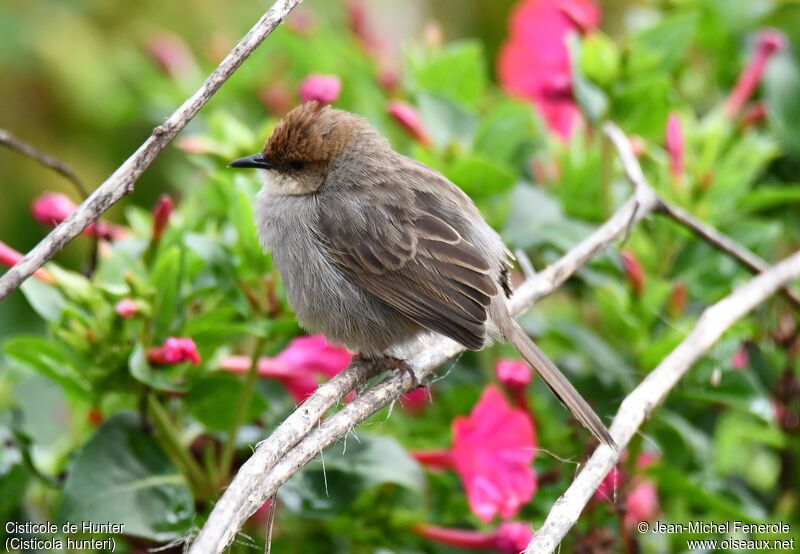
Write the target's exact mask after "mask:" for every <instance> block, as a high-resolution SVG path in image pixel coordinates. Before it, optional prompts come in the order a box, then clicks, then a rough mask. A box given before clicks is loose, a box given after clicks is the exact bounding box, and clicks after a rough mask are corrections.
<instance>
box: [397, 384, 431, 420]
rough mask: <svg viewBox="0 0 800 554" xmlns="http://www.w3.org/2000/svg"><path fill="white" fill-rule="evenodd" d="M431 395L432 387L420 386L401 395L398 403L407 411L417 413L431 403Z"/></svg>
mask: <svg viewBox="0 0 800 554" xmlns="http://www.w3.org/2000/svg"><path fill="white" fill-rule="evenodd" d="M432 395H433V389H432V388H431V387H420V388H418V389H414V390H412V391H409V392H407V393H405V394H404V395H403V396H401V397H400V405H401V406H402V407H403V409H404V410H405V411H407V412H409V413H412V414H419V413H422V412H423V411H424V410H425V408H427V407H428V404H430V403H431V397H432Z"/></svg>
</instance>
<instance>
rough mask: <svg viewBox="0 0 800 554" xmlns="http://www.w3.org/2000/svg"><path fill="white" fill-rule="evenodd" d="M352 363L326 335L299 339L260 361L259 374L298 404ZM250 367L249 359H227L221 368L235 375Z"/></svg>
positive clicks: (348, 355) (244, 357) (348, 356)
mask: <svg viewBox="0 0 800 554" xmlns="http://www.w3.org/2000/svg"><path fill="white" fill-rule="evenodd" d="M351 359H352V354H351V353H350V352H348V351H347V350H345V349H344V348H342V347H339V346H334V345H331V344H329V343H328V341H327V340H326V339H325V337H324V336H323V335H313V336H310V337H297V338H295V339H292V341H291V342H290V343H289V346H287V347H286V349H285V350H283V352H281V353H280V354H278V355H277V356H275V357H274V358H268V357H266V356H265V357H262V358H260V359H259V360H258V374H259V376H261V377H265V378H270V379H277V380H278V381H280V382H281V383H283V385H284V386H285V387H286V388H287V389H289V393H290V394H291V395H292V397H294V399H295V400H296V401H297V403H298V404H299V403H300V402H302V401H303V400H305V399H306V398H308V396H309V395H311V393H313V392H314V391H315V390H317V386H318V385H319V382H318V379H319V377H320V376H323V377H326V378H328V379H330V378H331V377H333V376H334V375H336V374H337V373H339V372H340V371H342V370H343V369H344V368H346V367H347V366H348V365H350V360H351ZM250 363H251V361H250V358H249V357H248V356H228V357H226V358H224V359H223V360H222V361H221V362H220V365H221V367H222V368H223V369H225V370H227V371H230V372H233V373H246V372H247V370H248V368H249V367H250Z"/></svg>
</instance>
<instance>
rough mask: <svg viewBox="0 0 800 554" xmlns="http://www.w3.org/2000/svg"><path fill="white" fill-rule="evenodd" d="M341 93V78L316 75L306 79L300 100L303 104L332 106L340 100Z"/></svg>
mask: <svg viewBox="0 0 800 554" xmlns="http://www.w3.org/2000/svg"><path fill="white" fill-rule="evenodd" d="M341 91H342V82H341V80H340V79H339V77H337V76H336V75H320V74H317V73H314V74H312V75H309V76H308V77H306V78H305V79H304V80H303V82H302V83H301V84H300V99H301V100H302V101H303V102H319V103H320V104H323V105H324V104H332V103H334V102H336V99H337V98H339V93H340V92H341Z"/></svg>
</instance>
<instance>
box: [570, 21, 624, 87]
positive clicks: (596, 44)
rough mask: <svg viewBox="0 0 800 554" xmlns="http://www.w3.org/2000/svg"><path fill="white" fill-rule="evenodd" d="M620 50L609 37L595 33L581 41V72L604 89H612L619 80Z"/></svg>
mask: <svg viewBox="0 0 800 554" xmlns="http://www.w3.org/2000/svg"><path fill="white" fill-rule="evenodd" d="M619 68H620V54H619V48H617V45H616V44H615V43H614V41H613V40H611V39H610V38H609V37H608V36H607V35H605V34H603V33H602V32H601V31H594V32H592V34H590V35H589V36H587V37H585V38H583V39H582V41H581V48H580V71H581V73H583V75H585V76H586V77H587V78H589V79H591V80H592V81H594V82H595V83H597V84H598V85H601V86H602V87H610V86H612V85H613V84H614V83H616V82H617V79H618V78H619Z"/></svg>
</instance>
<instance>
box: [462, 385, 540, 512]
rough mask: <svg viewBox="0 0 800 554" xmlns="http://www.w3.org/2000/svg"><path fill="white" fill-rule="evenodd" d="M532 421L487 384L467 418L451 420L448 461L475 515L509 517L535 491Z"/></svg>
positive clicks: (534, 446)
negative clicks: (449, 456)
mask: <svg viewBox="0 0 800 554" xmlns="http://www.w3.org/2000/svg"><path fill="white" fill-rule="evenodd" d="M535 448H536V444H535V442H534V434H533V423H532V422H531V419H530V417H529V416H528V414H527V413H526V412H525V411H523V410H520V409H516V408H512V407H511V406H510V405H509V404H508V402H507V401H506V399H505V398H504V397H503V395H502V393H501V392H500V391H499V390H498V389H497V388H495V387H492V386H489V387H487V388H486V390H485V391H484V393H483V396H481V399H480V400H479V401H478V404H476V405H475V407H474V408H473V410H472V413H471V414H470V416H469V417H457V418H456V419H455V420H454V421H453V462H454V464H455V467H456V471H458V474H459V475H460V476H461V481H462V482H463V484H464V488H465V489H466V490H467V499H468V501H469V506H470V509H471V510H472V513H474V514H475V515H476V516H477V517H478V519H480V520H481V521H484V522H488V521H490V520H491V519H492V518H493V517H495V516H496V515H500V516H501V517H503V518H510V517H513V516H514V515H515V514H516V513H517V512H518V511H519V509H520V508H521V507H522V506H523V505H524V504H525V503H527V502H528V501H529V500H530V499H531V498H532V497H533V495H534V493H535V492H536V475H535V473H534V472H533V468H532V467H531V463H532V462H533V458H534V456H535V454H536V452H535Z"/></svg>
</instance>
